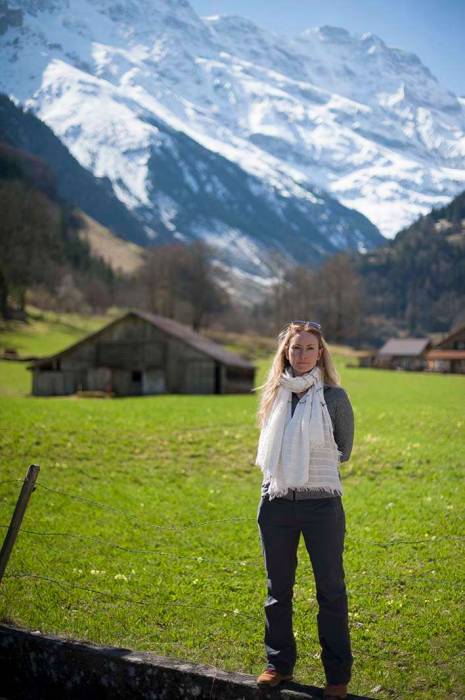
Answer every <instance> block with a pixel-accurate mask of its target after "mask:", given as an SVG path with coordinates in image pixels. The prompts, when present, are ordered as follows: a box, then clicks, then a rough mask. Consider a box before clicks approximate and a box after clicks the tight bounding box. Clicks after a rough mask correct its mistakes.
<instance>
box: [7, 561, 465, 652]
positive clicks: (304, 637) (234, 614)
mask: <svg viewBox="0 0 465 700" xmlns="http://www.w3.org/2000/svg"><path fill="white" fill-rule="evenodd" d="M6 578H32V579H39V580H43V581H46V582H48V583H54V584H56V585H58V586H59V587H60V588H62V589H63V590H66V589H68V590H69V589H76V590H82V591H85V592H88V593H93V594H96V595H99V596H101V597H105V598H110V599H112V600H113V599H114V600H117V601H121V600H124V601H125V602H127V603H129V604H131V605H146V604H147V603H148V602H152V601H153V600H158V599H157V598H155V597H154V596H146V597H144V598H142V599H139V600H134V599H133V598H131V597H128V596H126V595H122V594H118V593H112V592H109V591H100V590H97V589H95V588H90V587H88V586H79V585H76V584H70V583H69V582H67V581H60V580H57V579H55V578H52V577H49V576H42V575H39V574H36V573H33V572H13V573H9V574H7V575H6ZM165 606H182V607H188V608H195V609H196V610H206V611H208V612H214V613H217V614H219V615H221V617H222V618H223V619H224V618H225V616H226V617H228V619H239V618H241V621H242V622H244V620H247V622H249V621H253V622H255V623H257V624H258V623H259V624H260V625H263V624H264V616H263V612H262V614H261V615H258V614H253V615H251V614H249V613H244V612H242V611H240V610H238V609H237V608H235V609H234V610H227V611H225V610H224V609H223V608H214V607H211V606H205V605H197V604H195V605H194V604H192V605H191V604H188V603H182V602H180V601H162V602H161V603H160V607H161V608H163V607H165ZM141 639H143V637H141ZM297 641H298V642H309V643H311V644H312V645H313V644H315V643H316V641H317V639H316V636H311V635H309V634H302V633H297ZM157 645H158V646H162V645H163V646H176V647H182V648H185V645H182V644H180V643H179V642H157ZM196 648H198V647H197V645H196ZM203 648H204V649H209V650H211V647H210V646H209V645H205V646H204V647H203ZM354 651H355V653H363V654H364V656H369V657H371V658H373V659H379V658H380V657H385V656H386V655H389V656H390V657H393V656H396V655H400V656H401V658H400V659H399V661H405V662H407V661H409V660H410V659H411V660H412V661H414V660H415V659H417V658H418V657H417V656H416V655H415V653H414V652H409V651H405V650H399V649H394V650H393V649H382V650H379V651H378V652H377V653H373V650H372V649H371V648H368V647H360V646H358V645H357V646H356V647H355V649H354ZM406 657H408V658H406ZM463 657H465V652H464V651H460V652H458V653H457V654H454V655H453V656H451V657H450V658H449V659H447V660H445V659H444V660H442V661H436V660H435V665H450V664H451V663H453V662H455V659H457V658H460V659H461V658H463Z"/></svg>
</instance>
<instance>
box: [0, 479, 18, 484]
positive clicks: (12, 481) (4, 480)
mask: <svg viewBox="0 0 465 700" xmlns="http://www.w3.org/2000/svg"><path fill="white" fill-rule="evenodd" d="M18 481H21V482H22V483H24V479H3V480H2V481H0V485H1V484H12V483H18Z"/></svg>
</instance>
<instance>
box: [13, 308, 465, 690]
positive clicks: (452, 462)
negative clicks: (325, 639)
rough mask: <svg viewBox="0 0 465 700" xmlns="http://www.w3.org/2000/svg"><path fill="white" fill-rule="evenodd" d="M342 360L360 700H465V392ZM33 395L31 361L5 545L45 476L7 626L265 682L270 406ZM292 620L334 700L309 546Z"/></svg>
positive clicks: (30, 343) (447, 382) (74, 326)
mask: <svg viewBox="0 0 465 700" xmlns="http://www.w3.org/2000/svg"><path fill="white" fill-rule="evenodd" d="M101 322H102V319H96V320H94V321H92V322H84V321H83V320H80V319H79V318H77V317H76V318H68V319H64V317H63V316H62V317H60V318H55V319H53V320H51V319H50V318H48V320H47V322H45V321H40V319H37V323H38V324H39V323H42V324H43V328H42V331H41V332H40V333H39V332H38V331H37V329H36V330H35V326H34V324H33V325H32V327H31V328H29V331H28V332H25V331H24V330H23V329H22V328H21V325H20V324H16V325H13V326H10V327H9V328H5V329H4V330H3V333H2V334H0V342H1V345H3V346H5V345H9V344H10V345H11V344H13V345H17V346H18V348H20V351H21V353H23V354H26V353H36V354H43V353H50V352H52V351H54V350H57V349H60V348H61V347H64V346H66V344H68V343H71V342H73V341H74V340H76V339H77V338H78V337H79V336H80V335H82V334H83V333H87V332H88V331H89V330H92V329H93V328H96V327H98V325H99V323H101ZM335 359H336V363H337V366H338V369H339V371H340V373H341V377H342V385H343V386H344V387H345V388H346V390H347V391H348V393H349V396H350V398H351V401H352V404H353V407H354V412H355V420H356V436H355V444H354V449H353V453H352V457H351V459H350V461H349V462H348V463H344V464H343V465H342V468H341V472H342V477H343V485H344V495H343V503H344V509H345V513H346V527H347V533H346V545H345V560H344V562H345V573H346V583H347V587H348V592H349V610H350V625H351V635H352V644H353V654H354V658H355V662H354V670H353V680H352V683H351V686H350V689H351V692H353V693H359V694H362V695H363V694H364V695H368V696H370V697H375V698H407V697H408V698H422V699H425V698H435V699H438V698H440V699H441V700H442V698H446V697H448V698H449V697H450V698H456V699H457V700H458V699H459V698H464V697H465V677H464V676H465V674H464V667H465V651H464V635H463V629H464V624H463V623H464V619H463V598H464V580H465V576H464V573H465V571H464V570H465V557H464V553H465V547H464V544H465V532H464V508H463V502H464V499H463V486H464V462H465V457H464V454H465V450H464V447H465V439H464V436H465V430H464V428H465V417H464V408H465V377H463V376H453V375H437V374H427V373H413V372H411V373H410V372H406V373H405V372H390V371H382V370H371V369H358V368H348V367H346V362H347V357H346V356H345V355H344V354H343V353H338V351H337V348H336V349H335ZM268 362H269V359H267V358H260V359H259V360H258V361H257V365H258V366H259V372H258V376H257V382H258V383H260V382H261V381H262V380H263V378H264V374H265V371H266V368H267V365H268ZM30 381H31V380H30V373H29V372H28V371H27V369H26V366H25V363H19V362H18V363H16V362H6V361H1V362H0V425H1V438H0V450H1V453H0V525H1V526H2V528H1V532H2V533H4V532H5V531H6V530H5V526H6V525H8V523H9V520H10V517H11V514H12V511H13V508H14V505H15V502H16V498H17V495H18V493H19V490H20V486H21V483H20V482H21V480H22V479H23V478H24V476H25V473H26V470H27V467H28V465H29V464H32V463H35V464H39V465H40V467H41V469H40V474H39V478H38V483H37V488H36V490H35V491H34V493H33V494H32V497H31V501H30V504H29V507H28V510H27V512H26V516H25V519H24V521H23V526H22V531H21V532H20V535H19V537H18V540H17V542H16V545H15V548H14V551H13V554H12V557H11V559H10V562H9V565H8V568H7V572H6V576H5V578H4V581H3V582H2V584H1V586H0V620H2V621H3V622H11V623H16V624H19V625H22V626H25V627H27V628H30V629H33V630H40V631H42V632H48V633H57V634H61V635H67V636H69V637H72V638H75V639H85V640H89V641H92V642H95V643H100V644H110V645H115V646H120V647H125V648H128V649H137V650H147V651H152V652H155V653H158V654H162V655H166V656H172V657H177V658H181V659H186V660H189V661H192V662H199V663H206V664H210V665H212V666H215V667H218V668H222V669H225V670H235V671H242V672H245V673H251V674H258V673H259V672H260V671H261V670H262V668H263V666H264V661H265V658H264V650H263V625H264V618H263V602H264V599H265V596H266V579H265V573H264V567H263V561H262V555H261V550H260V543H259V537H258V529H257V524H256V512H257V506H258V502H259V492H260V483H261V473H260V471H259V469H258V467H256V466H255V465H254V460H255V451H256V442H257V437H258V429H257V427H256V423H255V411H256V406H257V397H256V395H255V394H252V395H237V396H173V395H166V396H154V397H143V398H120V399H112V400H108V399H105V400H102V399H89V398H76V397H64V398H55V397H50V398H36V397H30V396H28V393H29V391H30ZM294 606H295V613H294V618H295V634H296V638H297V644H298V654H299V658H298V662H297V666H296V669H295V678H296V680H297V681H300V682H302V683H309V684H314V685H320V686H322V685H323V683H324V676H323V672H322V667H321V663H320V660H319V645H318V638H317V633H316V612H317V605H316V599H315V587H314V582H313V576H312V572H311V567H310V562H309V559H308V555H307V552H306V550H305V548H304V545H303V542H301V544H300V547H299V566H298V569H297V580H296V585H295V591H294Z"/></svg>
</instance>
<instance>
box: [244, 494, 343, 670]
mask: <svg viewBox="0 0 465 700" xmlns="http://www.w3.org/2000/svg"><path fill="white" fill-rule="evenodd" d="M257 522H258V527H259V532H260V541H261V546H262V552H263V556H264V560H265V568H266V573H267V588H268V595H267V597H266V600H265V639H264V641H265V650H266V656H267V659H268V666H269V667H270V668H274V669H275V670H277V671H279V672H281V673H291V672H292V671H293V668H294V665H295V662H296V659H297V648H296V642H295V638H294V633H293V630H292V597H293V587H294V581H295V571H296V568H297V547H298V544H299V539H300V533H302V534H303V537H304V541H305V546H306V548H307V551H308V554H309V556H310V561H311V565H312V568H313V575H314V577H315V586H316V597H317V602H318V614H317V625H318V637H319V641H320V646H321V661H322V663H323V668H324V671H325V675H326V681H327V682H328V683H348V682H349V680H350V677H351V669H352V663H353V657H352V653H351V647H350V634H349V624H348V622H349V621H348V609H347V593H346V587H345V581H344V569H343V561H342V556H343V549H344V535H345V529H346V528H345V513H344V508H343V505H342V500H341V497H340V496H336V497H331V498H314V499H313V498H309V499H305V500H300V501H290V500H287V499H285V498H273V499H272V500H270V499H269V497H268V496H267V495H264V496H262V498H261V500H260V505H259V507H258V514H257Z"/></svg>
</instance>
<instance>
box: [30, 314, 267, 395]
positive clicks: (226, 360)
mask: <svg viewBox="0 0 465 700" xmlns="http://www.w3.org/2000/svg"><path fill="white" fill-rule="evenodd" d="M28 369H30V370H31V371H32V394H33V395H34V396H53V395H55V396H63V395H66V394H74V393H76V392H77V391H103V392H108V393H113V394H114V395H116V396H142V395H146V394H163V393H170V394H178V393H179V394H232V393H247V392H249V391H250V390H251V389H252V387H253V385H254V377H255V367H254V365H252V364H251V363H250V362H248V361H247V360H244V359H243V358H241V357H239V356H238V355H236V354H234V353H232V352H229V351H228V350H226V349H225V348H223V347H222V346H220V345H218V344H217V343H214V342H212V341H210V340H208V339H207V338H204V337H203V336H201V335H199V334H198V333H195V332H194V331H193V330H191V329H190V328H189V327H187V326H185V325H183V324H181V323H178V322H177V321H173V320H172V319H169V318H165V317H163V316H156V315H154V314H150V313H147V312H144V311H137V310H132V311H129V312H128V313H126V314H125V315H124V316H122V317H121V318H118V319H116V320H115V321H112V322H111V323H109V324H108V325H107V326H105V327H104V328H101V329H100V330H99V331H97V332H96V333H92V334H91V335H88V336H87V337H86V338H84V339H82V340H80V341H79V342H77V343H74V344H73V345H71V346H70V347H68V348H66V349H65V350H62V351H61V352H59V353H56V354H55V355H51V356H50V357H45V358H41V359H39V360H37V361H35V362H34V363H33V364H32V365H30V366H29V367H28Z"/></svg>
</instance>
